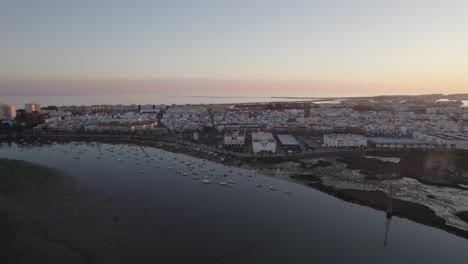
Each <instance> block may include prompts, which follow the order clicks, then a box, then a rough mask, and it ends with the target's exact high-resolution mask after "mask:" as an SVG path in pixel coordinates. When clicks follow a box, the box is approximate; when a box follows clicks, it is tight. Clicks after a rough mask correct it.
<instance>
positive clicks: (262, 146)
mask: <svg viewBox="0 0 468 264" xmlns="http://www.w3.org/2000/svg"><path fill="white" fill-rule="evenodd" d="M252 150H253V152H254V153H275V152H276V140H275V138H274V137H273V134H271V133H270V132H263V131H257V132H252Z"/></svg>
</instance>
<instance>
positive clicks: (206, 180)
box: [202, 179, 211, 184]
mask: <svg viewBox="0 0 468 264" xmlns="http://www.w3.org/2000/svg"><path fill="white" fill-rule="evenodd" d="M202 183H204V184H210V183H211V181H210V180H208V179H203V180H202Z"/></svg>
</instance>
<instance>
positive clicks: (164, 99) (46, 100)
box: [0, 93, 304, 108]
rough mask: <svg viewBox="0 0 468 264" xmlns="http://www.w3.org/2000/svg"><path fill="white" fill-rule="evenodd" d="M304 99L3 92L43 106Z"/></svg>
mask: <svg viewBox="0 0 468 264" xmlns="http://www.w3.org/2000/svg"><path fill="white" fill-rule="evenodd" d="M294 100H304V99H296V98H281V97H274V96H207V95H202V96H173V95H160V94H142V93H136V94H98V95H83V94H80V95H52V96H51V95H47V96H45V95H31V96H27V95H8V96H0V103H7V104H11V105H15V106H16V107H17V108H22V107H24V104H26V103H31V102H35V103H38V104H41V105H42V106H47V105H55V106H63V105H100V104H109V105H110V104H125V105H129V104H142V105H143V104H156V105H160V104H166V105H171V104H222V103H227V104H229V103H249V102H279V101H294Z"/></svg>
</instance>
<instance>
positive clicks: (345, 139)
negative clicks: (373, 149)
mask: <svg viewBox="0 0 468 264" xmlns="http://www.w3.org/2000/svg"><path fill="white" fill-rule="evenodd" d="M323 144H324V145H325V146H326V147H330V148H365V147H367V138H366V137H365V136H362V135H354V134H327V135H324V136H323Z"/></svg>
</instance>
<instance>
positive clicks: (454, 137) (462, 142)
mask: <svg viewBox="0 0 468 264" xmlns="http://www.w3.org/2000/svg"><path fill="white" fill-rule="evenodd" d="M413 138H414V139H417V140H424V141H426V142H428V143H432V144H435V145H438V146H441V147H444V148H454V149H465V150H468V133H433V134H425V133H418V132H415V133H413Z"/></svg>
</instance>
